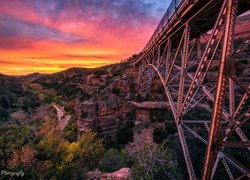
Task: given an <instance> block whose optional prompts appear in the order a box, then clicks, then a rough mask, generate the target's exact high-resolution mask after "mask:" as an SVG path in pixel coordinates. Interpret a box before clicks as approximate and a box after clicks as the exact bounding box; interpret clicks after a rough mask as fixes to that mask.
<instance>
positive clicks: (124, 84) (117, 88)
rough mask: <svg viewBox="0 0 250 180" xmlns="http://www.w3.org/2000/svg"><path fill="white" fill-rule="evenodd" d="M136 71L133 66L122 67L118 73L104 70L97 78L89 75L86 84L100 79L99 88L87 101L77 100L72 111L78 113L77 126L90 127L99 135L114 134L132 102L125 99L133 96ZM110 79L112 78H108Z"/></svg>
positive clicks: (83, 129)
mask: <svg viewBox="0 0 250 180" xmlns="http://www.w3.org/2000/svg"><path fill="white" fill-rule="evenodd" d="M136 76H137V75H136V72H135V71H134V68H133V67H126V69H124V70H123V73H122V75H114V74H112V72H109V71H107V74H104V75H102V76H99V78H96V77H94V76H93V75H89V76H88V77H87V84H89V83H93V78H94V81H95V82H97V81H98V82H99V81H100V82H103V83H104V84H103V89H101V90H100V92H99V93H98V94H96V95H94V96H92V97H91V98H90V99H88V100H87V101H78V102H77V103H76V106H75V111H76V113H77V115H78V120H77V124H78V130H79V133H82V132H84V131H85V130H86V128H91V129H94V130H95V131H97V132H98V133H99V134H100V135H103V136H114V135H115V134H116V132H117V130H118V128H119V127H121V126H123V125H125V124H126V122H127V121H129V119H128V114H130V113H131V111H132V110H133V106H131V105H130V104H129V103H127V102H128V101H129V100H132V99H134V97H135V87H136V84H135V83H136V82H135V81H134V79H135V77H136ZM108 81H112V82H108Z"/></svg>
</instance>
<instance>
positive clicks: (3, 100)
mask: <svg viewBox="0 0 250 180" xmlns="http://www.w3.org/2000/svg"><path fill="white" fill-rule="evenodd" d="M0 106H2V107H3V108H5V109H9V108H10V106H11V103H10V100H9V97H8V96H7V95H5V94H2V95H0Z"/></svg>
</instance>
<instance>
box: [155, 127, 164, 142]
mask: <svg viewBox="0 0 250 180" xmlns="http://www.w3.org/2000/svg"><path fill="white" fill-rule="evenodd" d="M167 136H168V133H167V131H166V130H165V129H164V128H158V127H157V128H155V129H154V132H153V140H154V142H156V143H158V144H160V143H162V142H163V140H164V139H165V138H166V137H167Z"/></svg>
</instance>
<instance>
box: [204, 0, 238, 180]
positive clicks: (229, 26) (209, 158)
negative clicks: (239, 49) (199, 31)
mask: <svg viewBox="0 0 250 180" xmlns="http://www.w3.org/2000/svg"><path fill="white" fill-rule="evenodd" d="M225 2H227V8H226V20H225V30H224V39H223V45H222V52H221V59H220V67H219V74H218V82H217V90H216V95H215V102H214V108H213V109H214V110H213V115H212V123H211V125H210V133H209V140H208V145H207V150H206V158H205V163H204V169H203V177H202V178H203V179H204V180H208V179H210V177H211V173H212V168H213V166H214V162H215V157H216V156H217V153H218V150H219V144H220V136H219V132H220V121H221V117H222V107H223V104H224V97H225V91H226V80H227V78H228V76H227V72H226V68H227V66H228V65H229V64H228V59H229V58H230V56H231V53H232V41H233V36H234V27H235V18H236V14H237V1H235V0H228V1H226V0H225ZM223 11H225V10H223Z"/></svg>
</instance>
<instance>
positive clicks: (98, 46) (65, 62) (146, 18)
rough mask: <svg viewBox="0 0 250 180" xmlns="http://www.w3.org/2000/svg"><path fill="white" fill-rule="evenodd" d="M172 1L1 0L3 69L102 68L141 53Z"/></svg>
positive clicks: (0, 56)
mask: <svg viewBox="0 0 250 180" xmlns="http://www.w3.org/2000/svg"><path fill="white" fill-rule="evenodd" d="M169 1H170V0H0V73H2V74H7V75H25V74H30V73H34V72H40V73H53V72H57V71H61V70H64V69H68V68H71V67H87V68H92V67H98V66H103V65H107V64H112V63H117V62H120V61H121V60H123V59H126V58H128V57H130V56H132V55H133V54H135V53H139V52H140V51H141V50H142V49H143V47H144V46H145V45H146V43H147V41H148V40H149V38H150V36H151V35H152V34H153V31H154V30H155V28H156V26H157V25H158V23H159V21H160V19H161V18H162V16H163V14H164V13H165V11H166V9H167V7H168V5H169Z"/></svg>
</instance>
